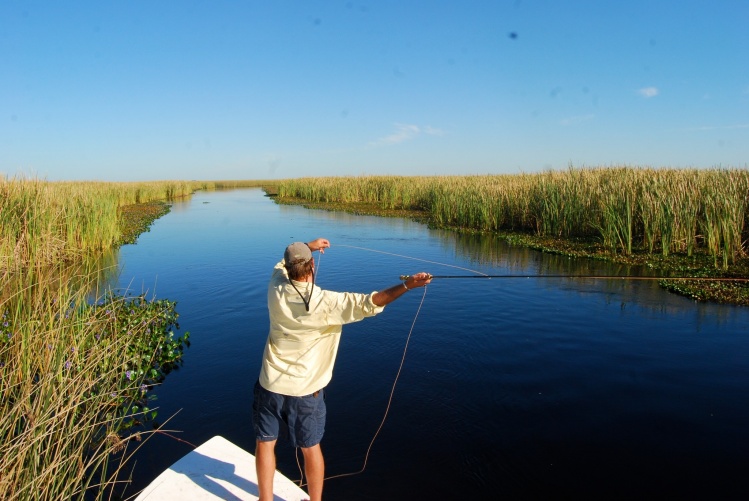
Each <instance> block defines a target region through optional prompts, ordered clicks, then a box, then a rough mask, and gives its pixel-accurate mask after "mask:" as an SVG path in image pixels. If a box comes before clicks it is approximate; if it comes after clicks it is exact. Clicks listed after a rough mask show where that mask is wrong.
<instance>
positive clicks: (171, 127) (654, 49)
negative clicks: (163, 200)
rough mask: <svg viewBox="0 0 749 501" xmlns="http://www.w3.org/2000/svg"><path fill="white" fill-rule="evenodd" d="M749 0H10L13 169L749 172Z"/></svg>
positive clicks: (131, 172)
mask: <svg viewBox="0 0 749 501" xmlns="http://www.w3.org/2000/svg"><path fill="white" fill-rule="evenodd" d="M747 26H749V2H747V1H745V0H680V1H672V0H628V1H626V2H624V1H622V2H608V1H601V0H569V1H563V0H491V1H474V0H461V1H446V0H444V1H443V0H430V1H409V0H396V1H391V0H370V1H360V0H351V1H349V0H342V1H336V0H326V1H323V0H306V1H287V0H263V1H259V0H258V1H239V0H236V1H225V0H210V1H188V0H180V1H166V0H147V1H142V0H128V1H124V0H122V1H100V0H99V1H83V0H79V1H73V0H70V1H56V0H55V1H52V0H49V1H20V0H2V1H0V175H5V176H6V177H8V178H11V177H16V176H25V177H35V178H43V179H47V180H102V181H149V180H162V179H180V180H192V179H196V180H233V179H283V178H296V177H303V176H314V177H318V176H359V175H414V176H425V175H464V174H504V173H510V174H512V173H521V172H525V173H530V172H538V171H542V170H548V169H554V170H559V169H566V168H568V166H570V165H572V166H574V167H598V166H625V165H626V166H633V167H655V168H660V167H672V168H711V167H735V168H746V167H747V166H748V165H749V29H747Z"/></svg>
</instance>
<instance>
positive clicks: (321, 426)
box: [252, 238, 431, 501]
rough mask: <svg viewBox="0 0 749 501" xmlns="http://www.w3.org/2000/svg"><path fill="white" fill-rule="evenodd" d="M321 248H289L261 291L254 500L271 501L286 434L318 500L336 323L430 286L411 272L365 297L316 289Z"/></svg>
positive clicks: (316, 243) (318, 244)
mask: <svg viewBox="0 0 749 501" xmlns="http://www.w3.org/2000/svg"><path fill="white" fill-rule="evenodd" d="M328 247H330V242H329V241H328V240H326V239H324V238H318V239H316V240H313V241H311V242H309V243H306V244H305V243H302V242H295V243H293V244H291V245H289V246H288V247H287V248H286V251H285V252H284V259H283V261H281V262H280V263H278V264H277V265H276V267H275V268H274V269H273V275H272V277H271V279H270V284H269V285H268V313H269V316H270V333H269V334H268V341H267V343H266V344H265V351H264V353H263V363H262V367H261V369H260V377H259V379H258V382H257V383H256V384H255V391H254V397H255V400H254V403H253V406H252V408H253V424H254V428H255V434H256V437H257V439H256V440H257V448H256V451H255V463H256V467H257V478H258V489H259V491H260V497H259V499H260V501H272V500H273V474H274V472H275V469H276V456H275V446H276V441H277V440H278V437H279V435H280V434H283V435H286V434H288V437H289V439H290V440H291V443H292V445H293V446H294V447H300V448H301V449H302V454H303V456H304V471H305V475H306V476H307V488H308V493H309V495H310V500H311V501H320V500H321V498H322V488H323V479H324V478H325V463H324V460H323V455H322V450H321V449H320V441H321V440H322V436H323V432H324V430H325V397H324V391H325V390H324V388H325V386H326V385H327V384H328V383H329V382H330V379H331V378H332V376H333V365H334V364H335V358H336V354H337V352H338V343H339V341H340V336H341V331H342V326H343V324H347V323H351V322H356V321H359V320H362V319H363V318H366V317H371V316H373V315H376V314H378V313H380V312H381V311H382V310H383V309H384V307H385V305H387V304H389V303H391V302H393V301H395V300H396V299H398V298H399V297H400V296H402V295H403V294H405V293H406V292H407V291H409V290H411V289H413V288H416V287H423V286H425V285H427V284H428V283H429V282H430V281H431V276H430V275H428V274H427V273H417V274H416V275H412V276H410V277H408V278H407V279H406V280H405V281H404V282H402V283H399V284H398V285H395V286H393V287H390V288H389V289H385V290H384V291H380V292H372V293H371V294H357V293H352V292H332V291H326V290H322V289H320V288H319V287H316V286H315V274H314V267H315V260H314V258H313V257H312V252H313V251H320V253H323V252H324V249H327V248H328Z"/></svg>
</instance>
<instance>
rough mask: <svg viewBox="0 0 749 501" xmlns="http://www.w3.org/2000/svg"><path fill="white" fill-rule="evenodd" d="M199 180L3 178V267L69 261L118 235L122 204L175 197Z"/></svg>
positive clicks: (104, 245)
mask: <svg viewBox="0 0 749 501" xmlns="http://www.w3.org/2000/svg"><path fill="white" fill-rule="evenodd" d="M196 187H197V184H196V183H188V182H183V181H161V182H153V183H103V182H84V183H73V182H47V181H42V180H38V179H10V180H9V179H6V178H0V270H17V269H19V268H22V267H26V266H29V265H31V264H32V263H33V264H37V265H38V264H51V263H57V262H60V261H71V260H74V259H77V258H80V257H82V256H85V255H91V254H93V253H97V252H100V251H102V250H105V249H110V248H112V247H113V246H115V245H116V244H117V242H118V240H119V236H120V230H119V224H118V209H119V207H121V206H124V205H128V204H135V203H143V202H148V201H152V200H173V199H175V198H178V197H183V196H186V195H189V194H191V193H193V192H194V191H195V189H196Z"/></svg>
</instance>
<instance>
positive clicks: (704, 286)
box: [264, 187, 749, 306]
mask: <svg viewBox="0 0 749 501" xmlns="http://www.w3.org/2000/svg"><path fill="white" fill-rule="evenodd" d="M264 190H265V192H266V194H267V196H269V197H270V198H272V199H273V200H274V201H275V202H276V203H278V204H283V205H300V206H302V207H305V208H307V209H315V210H328V211H341V212H346V213H349V214H356V215H362V216H380V217H400V218H407V219H411V220H414V221H417V222H420V223H423V224H426V225H428V226H430V227H432V228H439V229H444V230H449V231H455V232H460V233H474V234H475V233H478V234H492V235H495V236H498V237H499V238H502V239H503V240H505V241H506V242H507V243H509V244H511V245H517V246H521V247H526V248H529V249H533V250H537V251H540V252H546V253H550V254H558V255H563V256H568V257H571V258H575V259H595V260H601V261H606V262H610V263H616V264H626V265H632V266H645V267H647V268H650V269H651V270H653V271H656V272H659V274H661V275H663V280H661V281H659V285H660V286H661V287H663V288H664V289H666V290H668V291H669V292H672V293H674V294H678V295H681V296H684V297H688V298H690V299H693V300H695V301H706V302H714V303H721V304H731V305H737V306H749V282H730V281H725V280H720V281H709V280H704V279H705V278H716V279H725V278H747V277H749V258H747V257H742V258H740V259H738V260H737V262H736V264H734V265H731V266H729V267H728V269H727V270H721V269H716V268H715V267H713V265H712V257H711V256H709V255H708V254H707V253H706V252H703V251H697V252H695V253H694V255H692V256H691V257H690V256H687V255H686V254H683V253H672V254H670V255H669V256H668V257H663V256H661V255H653V254H648V253H647V252H645V249H643V248H633V252H632V254H630V255H624V254H619V253H611V252H610V251H608V250H606V249H605V248H604V247H603V245H602V244H601V242H600V241H598V239H596V238H587V239H583V238H576V239H564V238H552V237H543V236H537V235H532V234H528V233H522V232H506V231H503V232H487V231H480V230H475V229H470V228H458V227H450V226H444V225H437V224H435V223H434V221H433V220H432V218H431V217H430V215H429V213H428V212H426V211H417V210H405V209H382V208H380V207H379V206H378V205H377V204H373V203H367V202H354V203H341V202H310V201H309V200H305V199H302V198H295V197H280V196H278V195H277V194H276V192H275V191H276V190H275V189H273V187H265V188H264ZM668 275H671V276H674V277H680V278H683V277H694V278H699V279H700V280H694V281H689V280H683V279H680V280H668Z"/></svg>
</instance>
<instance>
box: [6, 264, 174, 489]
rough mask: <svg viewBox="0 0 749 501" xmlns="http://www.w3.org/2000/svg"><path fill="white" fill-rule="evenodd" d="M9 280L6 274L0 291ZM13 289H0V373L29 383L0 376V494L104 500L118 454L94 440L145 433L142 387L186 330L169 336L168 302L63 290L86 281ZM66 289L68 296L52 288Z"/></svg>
mask: <svg viewBox="0 0 749 501" xmlns="http://www.w3.org/2000/svg"><path fill="white" fill-rule="evenodd" d="M55 273H56V274H59V272H55ZM72 275H73V276H76V277H77V276H81V274H80V273H79V272H73V273H72ZM0 278H2V276H0ZM71 283H72V282H71ZM10 287H13V285H12V284H10V283H8V282H5V283H4V284H3V289H2V290H3V291H8V290H10V289H9V288H10ZM18 290H21V291H22V292H21V293H18V294H16V295H15V296H11V299H3V297H2V296H0V311H2V310H3V309H4V308H8V309H9V312H8V313H6V315H5V317H4V318H2V322H0V332H2V337H0V380H2V381H34V382H35V384H30V385H25V384H24V385H19V384H15V385H0V412H1V413H2V415H3V419H2V420H0V471H1V472H2V481H0V499H34V498H36V497H38V494H39V492H40V489H43V490H44V492H45V494H44V497H45V499H79V498H80V499H82V498H83V497H84V492H86V491H88V493H87V494H86V495H85V498H86V499H89V498H90V499H109V498H111V497H112V494H113V492H114V491H110V490H108V489H109V488H111V487H113V486H114V485H115V484H114V481H115V478H116V471H115V470H116V469H115V470H112V471H110V470H109V469H108V466H107V465H108V464H109V462H110V461H111V460H113V459H114V460H117V461H119V459H118V458H116V457H113V456H111V453H112V452H113V451H114V449H113V448H112V447H111V446H110V445H108V442H106V441H104V442H103V441H102V440H104V439H105V438H106V437H113V436H117V437H120V438H119V439H118V440H117V443H118V444H120V445H121V446H126V444H127V443H128V437H130V436H132V437H137V436H139V435H140V434H142V433H146V432H147V428H145V427H144V423H145V422H146V420H147V419H153V418H154V416H155V411H152V410H151V409H150V408H149V406H148V405H147V402H148V401H149V400H151V399H152V396H150V395H148V388H150V387H151V385H153V384H156V383H158V382H159V381H161V380H162V379H163V378H164V377H165V376H166V374H167V373H168V372H169V371H170V370H171V369H172V368H173V367H176V366H177V365H178V364H179V363H181V353H182V349H183V347H184V346H185V345H186V338H187V336H188V334H185V335H184V336H183V337H182V338H176V337H175V336H173V335H172V332H173V329H174V328H177V325H176V321H177V317H178V315H177V313H176V311H175V306H176V305H175V303H174V302H169V301H165V300H158V301H156V300H153V301H150V300H146V299H145V298H141V297H138V298H128V297H123V296H116V295H111V296H108V297H105V298H104V299H101V298H100V299H98V300H97V301H96V302H95V303H92V304H89V303H88V302H87V301H86V298H85V297H84V296H76V292H70V291H71V290H73V291H79V290H86V288H85V287H82V288H80V289H79V288H75V289H69V290H68V289H64V288H62V287H60V285H59V283H55V282H51V283H50V284H49V286H47V285H46V284H35V285H33V286H24V285H21V286H19V287H18ZM65 290H68V292H67V293H69V294H70V296H69V297H63V296H62V295H60V294H61V293H62V292H65ZM49 294H54V295H60V299H61V300H60V301H57V302H55V301H51V300H49V299H48V298H49ZM54 304H58V305H65V307H59V306H53V305H54ZM69 304H73V305H74V307H73V308H67V305H69ZM133 304H137V305H138V306H139V307H138V308H133V307H132V305H133ZM107 311H109V314H107ZM131 311H133V312H134V313H133V314H130V312H131ZM15 318H23V319H24V321H23V322H16V321H14V319H15ZM144 319H145V320H147V322H146V323H147V324H148V325H149V326H151V327H150V332H146V328H144V327H141V324H142V322H143V320H144ZM151 319H153V320H154V321H153V322H151ZM6 321H7V323H8V325H7V326H5V323H6ZM14 325H16V326H17V334H18V337H19V338H20V339H22V340H23V342H18V343H13V342H9V341H8V342H5V340H6V339H7V340H10V337H9V336H12V337H13V338H14V339H15V336H13V333H12V331H11V329H12V328H13V326H14ZM126 332H127V333H129V334H128V335H124V334H125V333H126ZM106 333H122V335H111V334H110V335H107V334H106ZM159 353H161V354H162V355H157V354H159ZM8 360H13V361H14V362H13V363H12V364H11V363H8ZM123 375H126V376H125V377H123ZM18 402H25V405H18ZM29 409H33V411H31V412H33V414H29V411H28V410H29ZM116 464H117V465H119V463H118V462H117V463H116ZM117 467H118V468H119V467H120V466H117ZM107 486H109V488H108V487H107ZM115 497H116V496H115Z"/></svg>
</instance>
